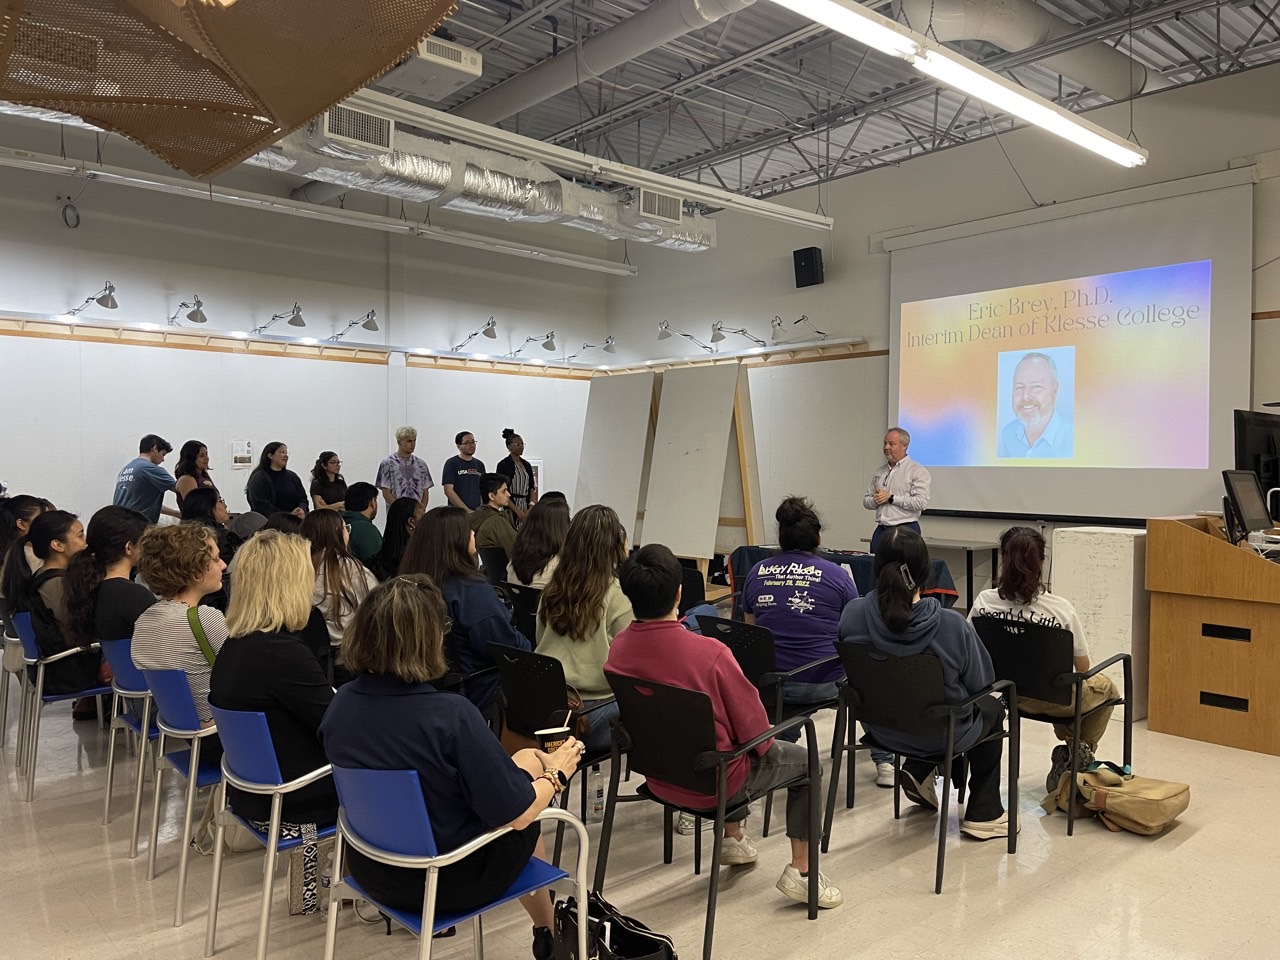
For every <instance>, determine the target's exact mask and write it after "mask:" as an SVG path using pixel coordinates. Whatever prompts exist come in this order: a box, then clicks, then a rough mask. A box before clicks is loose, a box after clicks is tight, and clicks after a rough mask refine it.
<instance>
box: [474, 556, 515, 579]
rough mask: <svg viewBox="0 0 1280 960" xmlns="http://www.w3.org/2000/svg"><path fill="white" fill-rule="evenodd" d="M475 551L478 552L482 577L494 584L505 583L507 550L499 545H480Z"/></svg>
mask: <svg viewBox="0 0 1280 960" xmlns="http://www.w3.org/2000/svg"><path fill="white" fill-rule="evenodd" d="M476 552H477V553H479V554H480V565H481V567H483V571H482V572H483V573H484V578H485V579H486V580H488V581H489V582H490V583H492V584H495V585H496V584H499V583H503V584H505V583H506V582H507V563H508V557H507V551H505V550H503V549H502V548H501V547H481V548H480V549H479V550H477V551H476Z"/></svg>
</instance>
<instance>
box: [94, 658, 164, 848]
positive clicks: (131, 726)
mask: <svg viewBox="0 0 1280 960" xmlns="http://www.w3.org/2000/svg"><path fill="white" fill-rule="evenodd" d="M101 646H102V655H103V656H104V657H106V658H107V663H108V664H109V665H110V667H111V673H112V680H111V714H110V716H111V726H110V729H109V730H108V732H107V736H108V737H110V743H109V746H108V747H107V790H106V797H105V799H104V800H103V802H102V822H103V823H109V822H110V819H111V784H112V780H113V777H114V774H115V768H116V740H117V737H116V731H117V730H123V731H125V736H126V739H127V738H128V737H133V738H134V740H135V741H136V745H137V749H138V767H137V770H136V771H135V772H134V784H133V832H132V833H131V834H130V839H129V859H130V860H133V859H135V858H136V857H137V856H138V829H139V824H140V823H141V822H142V781H143V777H144V774H145V772H146V764H147V757H148V755H149V753H150V749H151V741H153V740H158V739H159V738H160V730H159V729H158V728H157V727H156V724H155V709H154V705H153V703H152V699H151V691H150V690H148V689H147V680H146V677H144V676H143V675H142V671H141V670H139V669H138V668H137V667H135V666H134V665H133V653H132V649H133V639H132V638H130V637H125V638H124V639H122V640H103V641H102V643H101ZM134 704H140V705H141V707H142V717H141V719H139V718H138V717H137V716H135V715H134V714H133V713H131V712H130V711H129V709H128V708H129V707H130V706H131V705H134Z"/></svg>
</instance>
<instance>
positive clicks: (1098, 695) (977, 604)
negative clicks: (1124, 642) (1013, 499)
mask: <svg viewBox="0 0 1280 960" xmlns="http://www.w3.org/2000/svg"><path fill="white" fill-rule="evenodd" d="M1044 550H1045V543H1044V537H1043V536H1041V535H1040V532H1039V531H1038V530H1034V529H1032V528H1031V527H1010V528H1009V529H1008V530H1006V531H1005V532H1004V533H1003V534H1001V535H1000V577H999V580H998V582H997V584H996V586H995V587H994V588H993V589H991V590H983V591H982V592H981V593H980V594H978V597H977V599H976V600H974V601H973V608H972V609H971V610H970V611H969V620H970V622H972V621H973V620H974V618H975V617H1001V618H1003V619H1005V620H1020V621H1023V622H1026V623H1038V624H1041V625H1043V626H1046V627H1060V628H1061V629H1063V630H1070V631H1071V638H1072V640H1073V642H1074V644H1075V651H1074V656H1075V669H1076V671H1077V672H1078V673H1084V672H1085V671H1086V670H1088V669H1089V644H1088V641H1087V640H1086V639H1085V634H1084V624H1082V623H1081V622H1080V617H1079V616H1078V615H1077V614H1076V608H1075V607H1073V606H1072V605H1071V601H1070V600H1068V599H1067V598H1066V597H1060V596H1057V595H1056V594H1052V593H1049V591H1048V589H1047V588H1046V587H1045V585H1044V584H1043V583H1042V582H1041V579H1040V578H1041V575H1042V572H1043V570H1044ZM1119 696H1120V694H1119V691H1117V690H1116V685H1115V684H1114V683H1113V682H1112V680H1111V678H1110V677H1108V676H1107V675H1106V674H1104V673H1099V674H1097V675H1096V676H1093V677H1090V678H1089V679H1088V680H1086V681H1085V683H1084V687H1083V689H1082V690H1081V693H1080V710H1081V712H1084V711H1087V710H1092V709H1093V708H1094V707H1097V706H1098V705H1099V704H1103V703H1106V702H1107V701H1108V700H1114V699H1116V698H1118V697H1119ZM1018 709H1019V710H1025V711H1026V712H1027V713H1042V714H1045V715H1046V716H1050V717H1068V718H1070V717H1071V716H1073V715H1074V713H1075V702H1074V694H1073V699H1072V702H1071V703H1067V704H1062V703H1047V702H1045V701H1044V700H1035V699H1032V698H1031V697H1019V698H1018ZM1113 709H1114V708H1113V707H1106V708H1104V709H1102V710H1099V711H1097V712H1096V713H1092V714H1089V715H1088V716H1085V717H1082V718H1081V720H1080V740H1081V743H1080V747H1079V751H1078V752H1079V754H1080V757H1079V767H1078V769H1081V770H1083V769H1084V768H1085V767H1087V766H1088V765H1089V764H1090V763H1092V762H1093V755H1094V753H1096V752H1097V750H1098V741H1099V740H1101V739H1102V735H1103V734H1104V733H1106V730H1107V722H1108V721H1109V720H1110V719H1111V713H1112V710H1113ZM1053 731H1054V733H1056V734H1057V735H1058V739H1059V740H1062V741H1065V742H1064V743H1063V744H1061V745H1059V746H1057V747H1054V748H1053V755H1052V758H1051V763H1052V769H1051V771H1050V773H1049V780H1048V782H1049V784H1050V786H1049V789H1050V790H1051V791H1052V790H1056V789H1057V785H1058V780H1059V778H1060V777H1061V776H1062V774H1063V773H1065V772H1066V771H1067V770H1069V769H1070V768H1071V754H1070V752H1069V749H1070V746H1071V724H1070V723H1055V724H1054V725H1053Z"/></svg>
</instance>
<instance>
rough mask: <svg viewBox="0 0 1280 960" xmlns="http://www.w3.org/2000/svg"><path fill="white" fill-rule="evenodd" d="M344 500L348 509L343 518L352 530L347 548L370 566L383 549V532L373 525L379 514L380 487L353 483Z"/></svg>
mask: <svg viewBox="0 0 1280 960" xmlns="http://www.w3.org/2000/svg"><path fill="white" fill-rule="evenodd" d="M343 502H344V503H346V505H347V509H345V510H343V511H342V519H343V520H345V521H346V522H347V526H348V528H349V529H350V531H351V538H350V540H349V541H348V542H347V549H348V550H350V551H351V555H352V556H353V557H355V558H356V559H357V560H359V561H360V562H361V563H363V564H364V565H365V566H366V567H368V566H370V564H372V563H373V559H374V557H376V556H377V555H378V551H379V550H381V549H382V534H381V533H379V532H378V528H377V527H375V526H374V525H373V518H374V517H376V516H377V515H378V488H377V487H375V486H374V485H373V484H372V483H365V482H363V481H361V482H360V483H353V484H351V486H349V487H347V498H346V500H345V501H343Z"/></svg>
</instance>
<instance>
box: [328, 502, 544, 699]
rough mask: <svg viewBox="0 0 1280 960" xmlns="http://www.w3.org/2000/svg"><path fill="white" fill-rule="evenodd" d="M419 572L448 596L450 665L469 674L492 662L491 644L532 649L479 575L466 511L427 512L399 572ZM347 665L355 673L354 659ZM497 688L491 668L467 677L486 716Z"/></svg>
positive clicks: (443, 509) (446, 642)
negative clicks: (484, 674)
mask: <svg viewBox="0 0 1280 960" xmlns="http://www.w3.org/2000/svg"><path fill="white" fill-rule="evenodd" d="M415 573H423V574H426V575H427V576H428V577H430V578H431V580H432V581H433V582H434V583H435V584H436V585H437V586H439V588H440V593H441V594H442V595H443V596H444V602H445V605H446V607H447V608H448V614H449V620H450V621H451V623H450V626H449V628H448V630H447V631H446V635H445V639H444V646H445V653H446V656H448V658H449V665H450V667H451V668H452V669H454V670H456V671H457V672H458V673H461V674H463V675H464V676H465V675H470V674H473V673H475V672H476V671H478V670H483V669H484V668H486V667H491V666H493V655H492V654H491V653H490V651H489V644H491V643H498V644H502V645H503V646H506V647H519V648H520V649H521V650H528V649H529V641H528V640H527V639H525V636H524V634H522V633H521V632H520V631H519V630H517V629H516V628H515V627H514V626H513V625H512V623H511V611H510V610H508V609H507V608H506V607H505V606H503V604H502V601H501V600H499V599H498V595H497V594H496V593H494V590H493V587H491V586H489V583H488V582H487V581H486V580H485V579H484V577H482V576H481V575H480V570H479V568H478V567H477V565H476V537H475V534H474V533H472V531H471V528H470V527H469V526H467V511H465V510H463V509H462V508H461V507H434V508H432V509H431V510H428V511H427V512H426V514H425V515H424V516H423V518H422V522H420V523H419V524H418V527H417V529H416V530H414V531H413V537H412V538H411V539H410V540H409V546H408V548H407V549H406V550H405V552H404V560H403V561H401V563H400V575H401V576H408V575H412V574H415ZM387 582H388V583H391V582H394V581H390V580H389V581H387ZM347 669H348V670H350V671H351V672H352V673H355V672H356V668H354V667H352V666H351V665H350V664H348V666H347ZM497 689H498V678H497V675H496V673H493V674H488V675H486V676H484V677H479V678H477V679H476V680H473V681H471V682H469V683H468V684H467V685H466V695H467V697H468V699H470V700H471V702H472V703H474V704H475V705H476V706H477V707H479V708H480V709H481V711H483V712H484V713H485V714H486V716H487V715H489V713H490V712H491V708H492V706H493V700H494V694H495V693H496V691H497Z"/></svg>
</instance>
